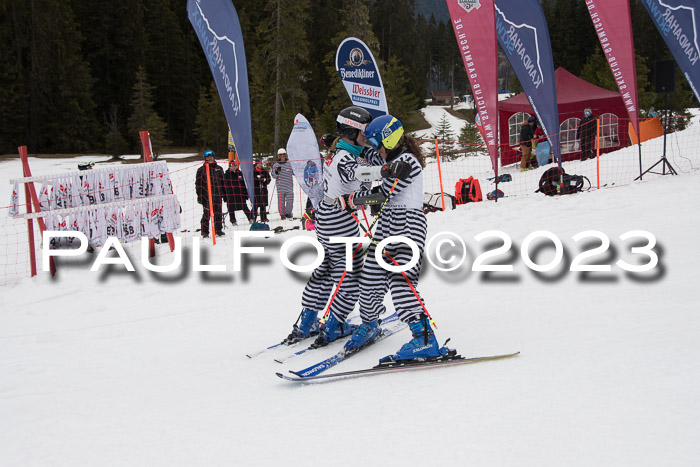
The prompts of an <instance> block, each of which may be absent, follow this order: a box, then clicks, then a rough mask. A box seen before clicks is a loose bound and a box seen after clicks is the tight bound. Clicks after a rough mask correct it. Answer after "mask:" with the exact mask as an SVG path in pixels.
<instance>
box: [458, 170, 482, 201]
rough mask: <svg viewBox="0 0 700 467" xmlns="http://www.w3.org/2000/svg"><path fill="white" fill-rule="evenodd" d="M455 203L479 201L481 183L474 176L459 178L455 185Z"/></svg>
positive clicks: (480, 198)
mask: <svg viewBox="0 0 700 467" xmlns="http://www.w3.org/2000/svg"><path fill="white" fill-rule="evenodd" d="M455 197H456V198H457V204H466V203H475V202H477V201H481V200H482V199H483V198H482V197H481V185H479V180H478V179H476V178H474V177H469V178H460V179H459V181H458V182H457V184H456V185H455Z"/></svg>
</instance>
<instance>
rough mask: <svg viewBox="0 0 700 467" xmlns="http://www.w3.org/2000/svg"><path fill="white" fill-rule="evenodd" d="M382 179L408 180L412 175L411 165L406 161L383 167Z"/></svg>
mask: <svg viewBox="0 0 700 467" xmlns="http://www.w3.org/2000/svg"><path fill="white" fill-rule="evenodd" d="M381 174H382V177H384V178H398V179H399V180H406V179H407V178H408V177H409V176H410V175H411V164H410V163H408V162H405V161H397V162H392V163H390V164H386V165H385V166H383V167H382V171H381Z"/></svg>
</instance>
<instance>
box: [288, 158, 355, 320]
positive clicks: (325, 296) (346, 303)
mask: <svg viewBox="0 0 700 467" xmlns="http://www.w3.org/2000/svg"><path fill="white" fill-rule="evenodd" d="M329 162H330V163H329ZM359 165H360V162H359V161H358V159H357V158H356V157H355V156H353V155H352V154H350V153H349V152H348V151H345V150H342V149H341V150H338V151H336V152H335V154H334V155H333V158H332V160H330V161H328V160H327V161H326V164H325V167H324V169H323V179H324V195H325V197H324V199H325V200H326V201H321V203H319V207H318V211H317V212H316V236H317V238H318V241H319V243H320V244H321V245H322V246H323V249H324V253H325V257H324V260H323V262H322V263H321V265H320V266H318V267H317V268H316V269H315V270H314V272H313V273H312V274H311V278H310V279H309V282H308V283H307V284H306V287H305V288H304V293H303V294H302V298H301V305H302V307H303V308H305V309H309V310H314V311H317V312H318V311H322V310H324V309H325V308H326V305H327V303H328V300H329V298H330V295H331V292H332V291H333V285H334V284H337V283H339V282H340V279H341V277H343V273H345V277H343V282H342V284H341V285H340V287H339V288H338V293H337V294H336V296H335V298H334V299H333V303H332V304H331V313H333V314H334V315H335V317H336V318H337V319H338V320H339V321H340V322H345V319H346V318H347V316H348V315H349V314H350V312H352V310H353V309H354V308H355V303H356V302H357V297H358V294H359V292H360V284H359V278H360V272H361V270H362V261H363V257H362V250H361V249H360V251H358V253H357V254H356V255H355V257H354V259H353V261H352V265H353V268H352V271H347V272H345V257H346V254H345V245H344V244H342V243H330V242H329V238H330V237H358V236H360V229H359V227H358V225H357V222H356V221H355V219H353V218H352V216H351V215H350V214H349V213H348V212H346V211H341V210H339V209H338V208H337V207H336V206H335V204H332V201H331V200H333V199H335V198H338V197H340V196H342V195H345V194H349V193H352V192H354V191H356V190H358V189H360V188H361V185H360V182H359V181H357V179H356V178H355V169H356V168H357V167H358V166H359ZM355 248H356V246H353V249H352V250H353V251H354V249H355Z"/></svg>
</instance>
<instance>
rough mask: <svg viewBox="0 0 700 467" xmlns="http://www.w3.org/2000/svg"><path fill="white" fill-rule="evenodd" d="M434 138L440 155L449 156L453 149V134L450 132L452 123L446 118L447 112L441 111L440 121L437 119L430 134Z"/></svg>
mask: <svg viewBox="0 0 700 467" xmlns="http://www.w3.org/2000/svg"><path fill="white" fill-rule="evenodd" d="M432 137H433V138H434V139H437V140H438V143H439V145H440V155H441V156H450V155H452V152H453V150H454V140H455V135H454V133H453V132H452V125H451V124H450V120H449V119H448V118H447V113H445V112H443V114H442V117H440V121H438V124H437V126H436V127H435V133H433V136H432Z"/></svg>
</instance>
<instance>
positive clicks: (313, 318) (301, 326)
mask: <svg viewBox="0 0 700 467" xmlns="http://www.w3.org/2000/svg"><path fill="white" fill-rule="evenodd" d="M318 327H319V322H318V312H317V311H313V310H306V309H304V310H302V311H301V314H300V315H299V317H298V318H297V322H296V323H294V328H293V329H292V332H291V334H289V336H287V338H286V339H285V340H283V341H282V343H283V344H286V345H291V344H296V343H297V342H299V341H301V340H303V339H306V338H307V337H311V336H315V335H316V334H318Z"/></svg>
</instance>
